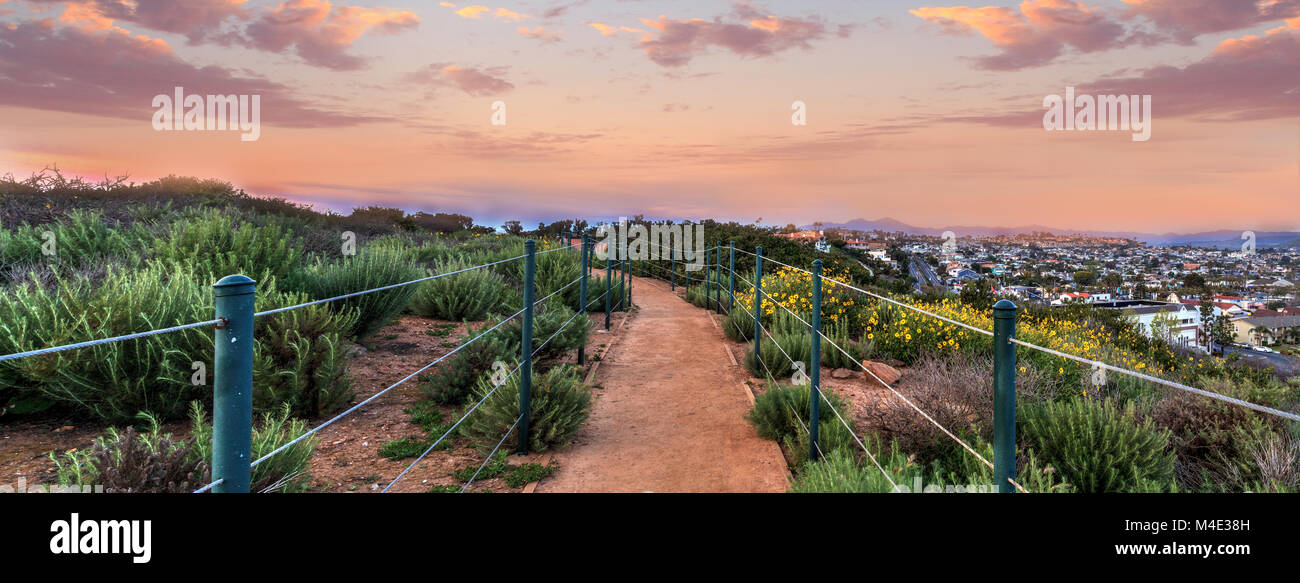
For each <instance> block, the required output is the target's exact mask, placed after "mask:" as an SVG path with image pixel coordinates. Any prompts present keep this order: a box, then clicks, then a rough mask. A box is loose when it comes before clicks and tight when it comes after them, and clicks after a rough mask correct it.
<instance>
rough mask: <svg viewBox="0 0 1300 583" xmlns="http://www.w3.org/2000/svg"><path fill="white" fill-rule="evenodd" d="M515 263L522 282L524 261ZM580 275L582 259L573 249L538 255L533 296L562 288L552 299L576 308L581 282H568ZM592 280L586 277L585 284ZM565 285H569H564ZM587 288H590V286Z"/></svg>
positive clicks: (543, 295) (538, 296)
mask: <svg viewBox="0 0 1300 583" xmlns="http://www.w3.org/2000/svg"><path fill="white" fill-rule="evenodd" d="M515 263H516V268H517V271H516V273H517V274H518V278H519V281H521V282H522V281H523V279H524V262H523V261H518V262H515ZM580 275H582V259H581V258H580V257H579V256H578V254H577V253H575V252H573V251H556V252H554V253H547V254H545V255H538V256H537V259H536V262H535V272H534V275H533V284H534V286H536V288H535V291H534V293H535V294H536V296H535V297H536V298H537V299H541V298H543V297H546V296H547V295H549V294H550V293H551V292H554V291H556V290H559V289H561V288H563V289H564V291H562V292H559V293H557V294H555V296H554V297H553V298H552V301H557V302H558V303H561V304H564V305H565V306H568V307H570V308H572V309H575V310H576V309H577V308H578V295H579V294H580V291H581V290H580V287H579V286H580V285H581V283H574V284H573V285H569V284H570V283H572V282H573V281H574V280H576V279H578V277H579V276H580ZM593 275H594V274H593ZM594 281H595V278H590V279H588V281H587V285H588V286H590V285H592V284H593V283H594ZM566 285H568V286H569V287H564V286H566ZM602 285H603V283H602ZM588 289H589V290H590V288H588ZM602 289H603V288H602Z"/></svg>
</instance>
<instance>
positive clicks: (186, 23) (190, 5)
mask: <svg viewBox="0 0 1300 583" xmlns="http://www.w3.org/2000/svg"><path fill="white" fill-rule="evenodd" d="M28 2H31V3H33V4H62V5H65V6H66V9H65V10H64V12H63V15H62V16H61V20H63V21H65V22H70V23H73V24H76V25H80V26H85V27H88V28H92V29H99V30H103V29H107V28H110V27H112V26H113V25H114V22H117V21H120V22H129V23H132V24H136V25H139V26H142V27H144V28H148V29H150V30H155V31H161V32H171V33H176V34H182V35H185V36H186V37H187V38H188V39H189V40H190V42H191V43H198V42H202V41H205V40H211V39H212V38H214V37H216V36H219V35H220V33H221V30H222V27H223V26H224V25H225V24H226V23H227V22H228V21H230V20H232V19H242V18H244V17H245V16H246V15H245V12H244V4H246V3H247V2H248V0H28Z"/></svg>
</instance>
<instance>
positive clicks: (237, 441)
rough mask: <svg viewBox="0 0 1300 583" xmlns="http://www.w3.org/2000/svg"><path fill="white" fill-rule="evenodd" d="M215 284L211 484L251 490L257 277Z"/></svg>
mask: <svg viewBox="0 0 1300 583" xmlns="http://www.w3.org/2000/svg"><path fill="white" fill-rule="evenodd" d="M212 288H213V296H214V297H215V300H216V307H217V318H220V319H221V323H220V324H218V325H217V330H216V336H215V342H214V346H215V348H214V350H213V352H214V354H213V357H212V358H213V368H214V371H213V377H212V388H213V391H212V392H213V397H212V479H213V480H221V483H220V484H217V485H216V486H213V487H212V491H213V492H217V493H235V492H239V493H247V492H248V487H249V481H250V480H249V479H250V476H251V475H252V470H251V468H250V466H249V464H250V463H251V462H252V461H253V460H252V453H253V452H252V443H253V297H254V292H255V291H257V282H255V281H253V280H252V279H249V278H247V277H244V276H242V275H227V276H226V277H223V278H221V281H218V282H217V283H216V284H215V285H213V286H212Z"/></svg>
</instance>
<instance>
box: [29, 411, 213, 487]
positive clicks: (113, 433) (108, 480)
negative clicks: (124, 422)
mask: <svg viewBox="0 0 1300 583" xmlns="http://www.w3.org/2000/svg"><path fill="white" fill-rule="evenodd" d="M141 419H142V420H144V421H145V422H147V423H148V424H149V429H148V430H147V431H145V432H143V433H139V432H137V431H136V430H135V428H134V427H127V428H126V431H123V432H119V431H118V430H117V428H112V427H111V428H109V430H108V433H107V434H106V435H103V436H100V437H98V438H96V439H95V445H94V446H93V447H91V448H90V449H89V450H84V451H73V452H68V453H64V454H63V455H62V456H56V455H55V454H54V453H53V452H51V453H50V461H53V462H54V465H55V472H56V474H57V476H58V481H59V484H61V485H63V486H81V487H86V486H103V488H104V492H109V493H130V492H172V493H190V492H193V491H195V490H197V489H199V488H201V487H203V486H204V485H206V484H207V483H208V482H209V481H210V475H211V474H210V472H209V468H208V464H207V458H203V457H200V456H198V455H197V454H196V450H195V447H194V443H195V441H194V439H192V438H191V439H187V440H183V441H178V440H175V439H173V438H172V436H171V435H170V434H163V433H161V430H160V425H159V423H158V420H157V419H156V418H154V417H150V416H148V415H142V416H141Z"/></svg>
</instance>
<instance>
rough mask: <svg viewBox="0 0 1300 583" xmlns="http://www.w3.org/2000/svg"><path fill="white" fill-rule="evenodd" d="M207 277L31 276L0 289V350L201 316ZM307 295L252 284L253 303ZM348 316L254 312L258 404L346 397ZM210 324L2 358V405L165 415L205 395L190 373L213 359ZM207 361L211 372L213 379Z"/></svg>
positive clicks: (319, 402) (148, 270) (305, 403)
mask: <svg viewBox="0 0 1300 583" xmlns="http://www.w3.org/2000/svg"><path fill="white" fill-rule="evenodd" d="M206 277H207V276H206V275H204V276H197V275H196V274H194V273H192V272H188V271H184V270H180V269H178V268H177V267H176V266H167V265H164V264H161V263H152V264H150V265H148V266H145V267H142V268H140V269H136V270H125V269H116V270H110V272H109V273H108V275H107V276H106V277H105V278H104V280H103V281H102V282H99V283H96V282H94V281H92V280H91V279H90V278H88V277H85V276H77V277H70V278H59V279H57V280H56V281H54V282H52V283H45V282H42V281H39V280H37V279H35V278H33V280H32V281H31V282H28V283H26V284H23V285H20V286H16V287H15V288H14V289H13V290H12V292H13V293H11V294H5V295H2V296H0V352H4V353H10V352H22V351H26V350H32V349H37V348H45V347H47V346H58V345H63V344H69V343H74V342H81V341H86V340H94V339H101V338H108V337H112V336H118V335H122V334H128V333H131V332H139V331H144V330H150V329H156V328H162V327H167V326H173V325H176V324H184V323H190V322H198V321H202V320H207V319H210V318H211V317H212V312H213V299H212V291H211V289H212V288H211V286H210V285H209V284H208V283H207V281H206ZM302 300H305V297H304V296H302V295H301V294H283V293H280V292H279V291H278V290H277V288H276V285H275V281H274V280H271V281H267V282H263V283H261V284H259V287H258V290H257V298H256V304H257V306H258V307H260V308H266V307H272V308H274V307H281V306H287V305H291V304H294V303H297V302H299V301H302ZM355 318H356V316H355V313H354V312H349V311H344V312H342V313H338V312H333V311H331V310H330V309H329V308H328V307H327V306H311V307H307V308H301V309H299V310H293V311H289V312H282V313H278V314H273V315H270V316H266V317H263V318H258V319H256V320H254V326H255V327H254V349H253V352H254V367H253V369H254V370H253V375H254V376H253V381H254V382H253V385H254V387H255V388H254V399H255V404H256V405H257V406H258V407H262V408H274V407H277V406H279V405H280V404H281V403H290V404H291V406H292V407H293V410H294V411H295V412H298V413H300V414H306V415H314V414H317V413H319V412H321V411H326V410H329V409H332V408H335V407H337V406H338V405H339V404H342V403H346V402H347V401H348V399H350V395H349V390H350V387H351V381H350V380H349V379H348V377H347V374H346V362H345V361H344V359H343V358H342V354H343V344H344V342H343V340H342V339H343V334H345V333H346V330H347V329H348V327H349V326H350V325H351V322H353V321H355ZM212 342H213V333H212V330H211V329H208V328H195V329H189V330H183V331H179V332H171V333H168V334H159V335H154V336H149V337H146V338H141V339H136V340H128V341H122V342H114V343H109V344H100V345H96V346H92V347H87V348H81V349H78V350H69V351H64V352H58V353H53V354H46V355H42V356H35V357H28V358H22V359H17V360H12V361H6V362H4V363H0V403H3V404H4V405H5V406H7V407H9V408H10V411H11V412H13V413H21V412H24V411H30V410H38V409H39V408H41V406H42V404H44V405H48V404H62V405H65V406H69V407H72V408H73V409H74V410H76V411H79V412H84V413H89V414H92V415H94V416H96V417H99V418H101V419H105V420H108V421H129V420H132V419H134V418H135V414H136V413H137V412H139V411H149V412H151V413H152V414H154V415H157V416H158V417H159V418H161V419H164V420H170V419H176V418H180V417H183V416H184V415H185V411H186V407H187V404H188V403H189V402H190V401H192V400H196V399H201V400H204V401H206V400H209V399H210V398H211V389H210V386H211V385H210V384H207V383H205V384H200V385H196V384H194V382H193V380H194V379H193V375H194V369H193V368H192V363H194V362H200V363H204V364H205V366H209V367H210V366H211V364H212V363H211V358H212V352H213V345H212ZM210 373H211V369H209V374H208V375H207V376H208V381H209V382H210V379H211V374H210Z"/></svg>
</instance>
